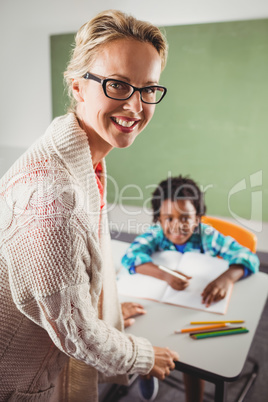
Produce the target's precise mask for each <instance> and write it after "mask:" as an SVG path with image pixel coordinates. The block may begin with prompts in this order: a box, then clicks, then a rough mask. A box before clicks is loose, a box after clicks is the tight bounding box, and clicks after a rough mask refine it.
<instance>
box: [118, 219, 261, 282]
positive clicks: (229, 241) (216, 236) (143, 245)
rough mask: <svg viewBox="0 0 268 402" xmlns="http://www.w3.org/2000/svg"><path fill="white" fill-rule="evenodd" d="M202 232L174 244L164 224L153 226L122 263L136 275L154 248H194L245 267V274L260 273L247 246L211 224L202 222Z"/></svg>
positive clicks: (130, 248)
mask: <svg viewBox="0 0 268 402" xmlns="http://www.w3.org/2000/svg"><path fill="white" fill-rule="evenodd" d="M199 228H200V229H201V235H200V233H193V234H192V236H191V237H190V239H189V240H188V241H187V243H185V244H183V245H179V246H178V245H175V244H173V243H171V241H170V240H168V239H167V238H166V237H165V235H164V232H163V229H162V227H161V226H160V225H159V224H157V225H154V226H151V227H150V228H149V229H148V231H147V232H145V233H143V234H141V235H139V236H137V237H136V238H135V240H134V241H133V243H131V245H130V246H129V248H128V249H127V251H126V254H125V255H124V256H123V258H122V265H123V266H124V267H125V268H127V269H128V270H129V273H130V274H135V273H136V270H135V267H136V266H137V265H141V264H144V263H146V262H152V258H151V255H152V254H153V253H154V252H155V251H164V250H177V251H180V252H182V253H185V252H187V251H194V252H197V253H200V252H203V253H206V254H209V255H211V256H212V257H216V256H220V257H222V258H223V259H224V260H227V261H228V262H229V265H231V264H242V265H243V266H244V277H246V276H248V275H250V274H251V273H254V272H258V270H259V259H258V257H257V255H256V254H253V253H252V252H251V251H250V250H249V249H248V248H246V247H243V246H241V245H240V244H239V243H237V241H235V240H234V239H233V238H232V237H230V236H224V235H223V234H222V233H220V232H218V231H217V230H216V229H214V228H213V227H212V226H209V225H205V224H203V223H202V224H201V225H200V226H199Z"/></svg>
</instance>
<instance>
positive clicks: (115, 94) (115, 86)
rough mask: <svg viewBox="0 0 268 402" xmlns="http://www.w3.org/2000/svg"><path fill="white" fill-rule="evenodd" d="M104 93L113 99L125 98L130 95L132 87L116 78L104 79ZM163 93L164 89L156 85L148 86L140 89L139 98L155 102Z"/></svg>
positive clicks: (132, 90)
mask: <svg viewBox="0 0 268 402" xmlns="http://www.w3.org/2000/svg"><path fill="white" fill-rule="evenodd" d="M105 89H106V93H107V95H108V96H109V97H111V98H113V99H127V98H128V97H129V96H131V95H132V93H133V92H134V89H133V88H132V86H130V85H129V84H127V83H125V82H121V81H117V80H107V81H106V88H105ZM163 95H164V89H163V88H161V87H157V86H148V87H145V88H143V90H142V91H141V98H142V100H143V101H144V102H148V103H157V102H159V101H160V99H161V98H162V96H163Z"/></svg>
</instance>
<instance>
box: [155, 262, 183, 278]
mask: <svg viewBox="0 0 268 402" xmlns="http://www.w3.org/2000/svg"><path fill="white" fill-rule="evenodd" d="M158 268H159V269H161V271H164V272H167V273H168V274H170V275H172V276H175V277H176V278H179V279H182V280H183V281H186V280H187V279H188V278H186V276H184V275H183V274H179V273H178V272H176V271H173V270H172V269H170V268H167V267H164V266H163V265H158Z"/></svg>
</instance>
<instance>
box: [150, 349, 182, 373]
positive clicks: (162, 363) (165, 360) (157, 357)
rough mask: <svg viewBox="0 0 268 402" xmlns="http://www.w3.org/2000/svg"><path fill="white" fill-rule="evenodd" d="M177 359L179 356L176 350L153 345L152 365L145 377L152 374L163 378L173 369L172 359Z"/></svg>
mask: <svg viewBox="0 0 268 402" xmlns="http://www.w3.org/2000/svg"><path fill="white" fill-rule="evenodd" d="M177 360H179V356H178V354H177V353H176V352H174V351H172V350H170V349H169V348H159V347H156V346H154V366H153V368H152V370H151V371H150V373H149V374H148V375H147V376H145V378H150V377H151V376H154V377H157V378H158V379H159V380H164V378H165V377H166V376H168V375H169V374H170V371H171V370H174V368H175V363H174V361H177Z"/></svg>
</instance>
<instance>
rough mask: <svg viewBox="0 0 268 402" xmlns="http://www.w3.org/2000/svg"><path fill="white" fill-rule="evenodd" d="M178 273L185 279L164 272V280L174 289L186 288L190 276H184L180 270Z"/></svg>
mask: <svg viewBox="0 0 268 402" xmlns="http://www.w3.org/2000/svg"><path fill="white" fill-rule="evenodd" d="M174 272H176V271H174ZM180 275H183V276H185V280H183V279H180V278H176V276H173V275H171V274H168V273H167V272H166V273H165V281H166V282H167V283H168V284H169V286H171V287H172V288H173V289H175V290H184V289H186V288H187V287H188V286H189V284H190V282H189V279H191V276H186V275H184V274H182V273H181V272H180Z"/></svg>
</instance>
